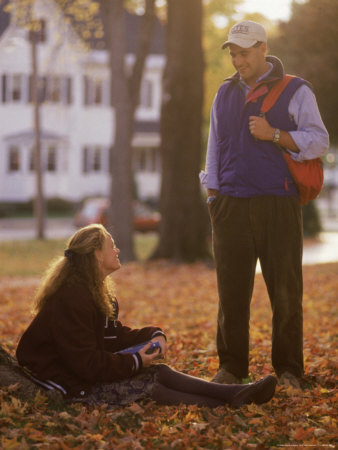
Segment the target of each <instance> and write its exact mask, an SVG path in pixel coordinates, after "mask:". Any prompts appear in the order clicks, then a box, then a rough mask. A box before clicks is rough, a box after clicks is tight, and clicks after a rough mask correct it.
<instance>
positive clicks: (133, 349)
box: [117, 341, 161, 355]
mask: <svg viewBox="0 0 338 450" xmlns="http://www.w3.org/2000/svg"><path fill="white" fill-rule="evenodd" d="M149 342H150V341H147V342H142V343H141V344H136V345H133V346H132V347H128V348H124V349H123V350H119V351H118V352H117V353H122V354H124V353H131V354H133V353H137V352H138V351H139V350H141V349H142V348H143V347H145V346H146V345H147V344H149ZM157 348H159V349H161V346H160V343H159V342H158V341H155V342H152V343H151V346H150V347H149V348H148V350H147V351H146V353H147V354H148V355H150V354H151V353H154V352H155V351H156V349H157Z"/></svg>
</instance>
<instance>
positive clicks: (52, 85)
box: [28, 75, 72, 105]
mask: <svg viewBox="0 0 338 450" xmlns="http://www.w3.org/2000/svg"><path fill="white" fill-rule="evenodd" d="M28 98H29V102H32V100H33V77H32V75H30V76H29V96H28ZM38 99H39V102H40V103H43V102H46V101H49V102H52V103H61V102H62V103H63V104H65V105H70V104H71V103H72V79H71V78H70V77H65V76H61V75H60V76H59V75H58V76H42V77H39V79H38Z"/></svg>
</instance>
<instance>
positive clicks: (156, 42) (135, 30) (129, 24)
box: [0, 0, 165, 55]
mask: <svg viewBox="0 0 338 450" xmlns="http://www.w3.org/2000/svg"><path fill="white" fill-rule="evenodd" d="M9 1H10V0H2V1H1V0H0V37H1V35H2V34H3V32H4V31H5V30H6V28H7V27H8V25H9V23H10V14H9V13H7V12H5V11H4V9H5V6H6V5H7V4H8V3H9ZM72 1H73V0H68V2H72ZM56 3H57V4H59V6H60V1H59V0H56ZM62 4H63V5H65V3H64V2H63V3H62ZM66 5H67V6H69V4H66ZM60 8H61V9H63V8H62V7H61V6H60ZM65 15H66V16H67V17H68V18H69V19H70V21H71V24H72V27H73V28H74V30H75V31H76V32H77V33H78V35H79V36H80V37H81V38H82V39H83V36H82V33H81V30H82V31H83V30H84V29H85V28H86V24H85V22H81V21H78V20H75V18H74V16H71V15H67V14H65ZM124 20H125V27H126V28H125V29H126V34H125V35H126V51H127V53H135V51H136V46H137V42H138V38H139V29H140V23H141V16H139V15H137V14H132V13H130V12H128V11H127V10H125V11H124ZM93 21H94V22H95V21H96V22H97V23H101V24H102V23H104V22H105V21H103V20H102V16H101V11H100V10H99V13H98V14H97V16H96V17H94V20H93ZM101 26H102V25H101ZM85 41H86V43H87V44H88V45H89V46H90V48H91V49H93V50H95V49H98V50H104V49H106V48H107V43H106V40H105V37H103V38H96V37H95V36H93V33H90V36H89V37H87V38H86V39H85ZM149 53H150V54H160V55H161V54H165V31H164V26H163V25H162V24H161V22H160V21H159V20H158V18H156V22H155V28H154V34H153V38H152V42H151V47H150V51H149Z"/></svg>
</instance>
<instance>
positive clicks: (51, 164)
mask: <svg viewBox="0 0 338 450" xmlns="http://www.w3.org/2000/svg"><path fill="white" fill-rule="evenodd" d="M56 157H57V153H56V147H54V146H50V147H48V149H47V171H48V172H56V164H57V162H56Z"/></svg>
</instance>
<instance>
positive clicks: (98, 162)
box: [82, 146, 106, 173]
mask: <svg viewBox="0 0 338 450" xmlns="http://www.w3.org/2000/svg"><path fill="white" fill-rule="evenodd" d="M105 155H106V149H104V148H103V147H100V146H95V147H84V148H83V157H82V170H83V173H89V172H102V171H103V169H104V164H103V161H104V156H105Z"/></svg>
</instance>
